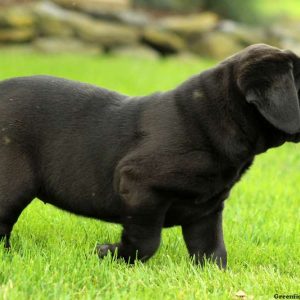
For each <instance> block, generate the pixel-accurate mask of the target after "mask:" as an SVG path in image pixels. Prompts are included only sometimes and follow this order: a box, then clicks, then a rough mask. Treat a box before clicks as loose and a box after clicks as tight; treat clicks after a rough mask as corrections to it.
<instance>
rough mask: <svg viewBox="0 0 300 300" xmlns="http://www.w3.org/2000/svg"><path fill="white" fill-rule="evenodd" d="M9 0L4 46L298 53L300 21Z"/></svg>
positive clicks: (2, 24) (3, 18) (92, 0)
mask: <svg viewBox="0 0 300 300" xmlns="http://www.w3.org/2000/svg"><path fill="white" fill-rule="evenodd" d="M12 1H13V0H9V2H10V4H11V3H12ZM22 2H23V3H22ZM5 3H6V4H7V1H6V0H0V48H6V47H12V46H13V47H16V46H19V47H23V48H26V49H28V50H36V51H42V52H47V53H59V52H66V53H75V52H83V53H90V54H100V53H103V52H108V53H113V54H116V55H126V56H133V57H138V56H141V57H148V58H152V59H155V58H158V57H160V56H168V55H188V56H196V55H200V56H205V57H211V58H215V59H223V58H224V57H226V56H229V55H231V54H233V53H234V52H237V51H239V50H240V49H242V48H244V47H245V46H248V45H250V44H253V43H268V44H271V45H274V46H278V47H281V48H289V49H292V50H294V51H295V52H296V53H298V54H300V34H299V33H300V22H299V23H295V22H293V23H290V22H286V23H285V24H275V25H272V26H265V27H253V26H252V27H249V26H247V25H245V24H239V23H236V22H233V21H230V20H222V19H220V18H219V17H218V15H216V14H215V13H212V12H202V13H195V14H192V15H169V16H164V17H158V16H157V15H156V14H150V13H147V12H145V11H138V10H133V9H132V8H131V1H130V0H53V1H28V0H27V1H26V0H18V4H15V5H9V6H8V5H5Z"/></svg>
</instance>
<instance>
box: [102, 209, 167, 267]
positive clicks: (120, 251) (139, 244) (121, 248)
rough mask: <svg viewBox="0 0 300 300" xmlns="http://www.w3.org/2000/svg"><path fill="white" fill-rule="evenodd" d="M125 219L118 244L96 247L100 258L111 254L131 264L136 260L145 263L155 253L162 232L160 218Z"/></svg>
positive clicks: (145, 216)
mask: <svg viewBox="0 0 300 300" xmlns="http://www.w3.org/2000/svg"><path fill="white" fill-rule="evenodd" d="M127 219H128V220H127V222H126V224H124V229H123V233H122V238H121V242H120V243H116V244H104V245H98V246H97V253H98V255H99V257H100V258H102V257H104V256H106V255H107V254H108V252H111V253H112V254H115V255H116V257H117V258H123V259H125V261H126V262H129V263H133V262H134V261H135V260H136V259H138V260H141V261H146V260H147V259H149V258H150V257H151V256H152V255H153V254H154V253H155V252H156V250H157V248H158V247H159V244H160V236H161V230H162V221H160V216H153V215H152V216H149V215H144V216H143V215H140V216H129V217H127Z"/></svg>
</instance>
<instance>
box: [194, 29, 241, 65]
mask: <svg viewBox="0 0 300 300" xmlns="http://www.w3.org/2000/svg"><path fill="white" fill-rule="evenodd" d="M243 48H244V47H243V46H242V45H241V44H240V43H239V42H238V41H237V39H236V38H235V37H234V36H231V35H229V34H226V33H223V32H217V31H215V32H210V33H207V34H206V35H204V36H203V37H202V38H200V39H198V40H197V41H196V42H195V43H194V44H193V45H192V46H191V50H192V51H193V52H194V53H196V54H199V55H202V56H206V57H211V58H215V59H218V60H221V59H224V58H226V57H228V56H230V55H232V54H234V53H236V52H238V51H240V50H242V49H243Z"/></svg>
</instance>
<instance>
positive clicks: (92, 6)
mask: <svg viewBox="0 0 300 300" xmlns="http://www.w3.org/2000/svg"><path fill="white" fill-rule="evenodd" d="M53 2H55V3H57V4H59V5H61V6H63V7H66V8H70V9H76V10H81V11H85V12H93V11H94V12H95V11H99V12H101V11H120V10H124V9H128V8H129V7H130V0H53Z"/></svg>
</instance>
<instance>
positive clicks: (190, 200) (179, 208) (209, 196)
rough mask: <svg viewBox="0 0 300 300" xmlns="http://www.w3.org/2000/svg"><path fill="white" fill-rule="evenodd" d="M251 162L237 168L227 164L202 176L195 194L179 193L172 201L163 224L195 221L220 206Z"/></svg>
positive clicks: (170, 224)
mask: <svg viewBox="0 0 300 300" xmlns="http://www.w3.org/2000/svg"><path fill="white" fill-rule="evenodd" d="M251 163H252V159H251V160H249V161H247V162H245V163H244V164H241V166H240V167H239V168H236V167H233V166H228V167H226V168H224V169H222V170H220V172H218V173H215V174H207V176H202V177H201V178H200V179H199V181H198V186H197V194H195V195H193V196H190V195H189V196H187V197H184V194H181V195H179V196H178V198H177V199H176V200H175V201H174V202H173V203H172V205H171V206H170V208H169V210H168V212H167V214H166V218H165V224H164V226H165V227H170V226H174V225H182V224H184V223H186V222H192V221H193V220H194V219H195V221H196V220H197V219H199V218H203V217H205V216H207V215H209V214H211V213H212V212H214V211H215V210H217V209H220V208H222V207H223V202H224V201H225V200H226V199H227V198H228V196H229V193H230V190H231V188H232V187H233V186H234V185H235V183H236V182H237V181H238V180H239V179H240V178H241V176H242V175H243V174H244V173H245V171H246V170H247V169H248V168H249V166H250V165H251ZM195 176H196V174H195Z"/></svg>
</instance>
